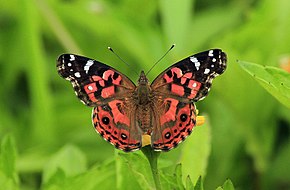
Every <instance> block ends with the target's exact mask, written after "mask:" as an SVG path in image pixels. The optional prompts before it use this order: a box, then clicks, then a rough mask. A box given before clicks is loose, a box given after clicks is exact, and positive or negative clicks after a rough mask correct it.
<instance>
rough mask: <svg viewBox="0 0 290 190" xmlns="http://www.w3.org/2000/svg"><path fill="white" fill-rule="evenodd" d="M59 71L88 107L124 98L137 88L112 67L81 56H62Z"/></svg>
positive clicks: (58, 62)
mask: <svg viewBox="0 0 290 190" xmlns="http://www.w3.org/2000/svg"><path fill="white" fill-rule="evenodd" d="M57 69H58V73H59V74H60V75H61V76H62V77H63V78H65V79H66V80H69V81H70V82H71V83H72V85H73V88H74V90H75V93H76V95H77V97H78V98H79V99H80V100H81V101H82V102H83V103H84V104H86V105H88V106H97V105H100V104H103V103H106V102H109V101H111V100H113V99H115V98H122V97H124V96H126V95H127V94H128V92H132V91H134V89H135V88H136V86H135V85H134V83H133V82H132V81H131V80H130V79H128V78H127V77H126V76H124V75H123V74H121V73H120V72H118V71H116V70H115V69H113V68H111V67H110V66H108V65H105V64H103V63H101V62H99V61H96V60H93V59H90V58H87V57H83V56H79V55H74V54H63V55H61V56H60V57H59V58H58V60H57Z"/></svg>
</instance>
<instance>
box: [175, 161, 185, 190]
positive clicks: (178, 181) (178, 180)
mask: <svg viewBox="0 0 290 190" xmlns="http://www.w3.org/2000/svg"><path fill="white" fill-rule="evenodd" d="M174 178H175V181H176V184H177V187H178V189H185V188H184V186H183V183H182V167H181V164H177V165H176V167H175V173H174Z"/></svg>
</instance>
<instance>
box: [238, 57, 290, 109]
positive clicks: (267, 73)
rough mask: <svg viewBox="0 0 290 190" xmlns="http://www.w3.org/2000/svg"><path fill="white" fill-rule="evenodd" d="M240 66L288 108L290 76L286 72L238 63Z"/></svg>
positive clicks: (289, 106)
mask: <svg viewBox="0 0 290 190" xmlns="http://www.w3.org/2000/svg"><path fill="white" fill-rule="evenodd" d="M239 64H240V66H241V67H242V68H243V69H244V70H245V71H247V72H248V73H249V74H250V75H251V76H253V77H254V79H255V80H256V81H257V82H258V83H259V84H260V85H261V86H262V87H264V88H265V89H266V90H267V91H268V92H269V93H270V94H271V95H272V96H274V97H275V98H276V99H277V100H278V101H280V102H281V103H282V104H284V105H285V106H287V107H288V108H290V74H289V73H287V72H286V71H284V70H282V69H279V68H276V67H272V66H262V65H258V64H254V63H249V62H244V61H239Z"/></svg>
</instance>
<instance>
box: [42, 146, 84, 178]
mask: <svg viewBox="0 0 290 190" xmlns="http://www.w3.org/2000/svg"><path fill="white" fill-rule="evenodd" d="M59 169H61V170H63V172H64V173H65V175H66V176H74V175H76V174H80V173H82V172H84V171H85V170H86V158H85V156H84V154H83V153H82V152H81V151H80V150H79V149H78V148H77V147H75V146H72V145H66V146H65V147H63V148H62V149H61V150H60V151H59V152H57V153H56V154H55V155H54V156H53V157H52V158H51V160H50V161H49V162H48V163H47V165H46V166H45V168H44V171H43V182H44V183H46V182H48V180H49V179H50V178H51V177H52V176H53V175H55V173H56V172H57V171H58V170H59Z"/></svg>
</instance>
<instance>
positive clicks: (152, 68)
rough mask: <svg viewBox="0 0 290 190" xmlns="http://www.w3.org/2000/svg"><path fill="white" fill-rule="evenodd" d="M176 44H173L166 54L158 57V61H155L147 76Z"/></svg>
mask: <svg viewBox="0 0 290 190" xmlns="http://www.w3.org/2000/svg"><path fill="white" fill-rule="evenodd" d="M174 46H175V44H172V46H171V47H170V48H169V49H168V50H167V51H166V52H165V54H164V55H163V56H162V57H161V58H160V59H158V61H156V62H155V63H154V65H153V66H152V67H151V68H150V69H149V71H147V73H146V76H147V75H148V73H149V72H150V71H151V70H152V69H153V68H154V67H155V66H156V65H157V63H159V62H160V61H161V60H162V59H163V58H164V57H165V56H166V55H167V54H168V53H169V52H170V50H172V49H173V48H174Z"/></svg>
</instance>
